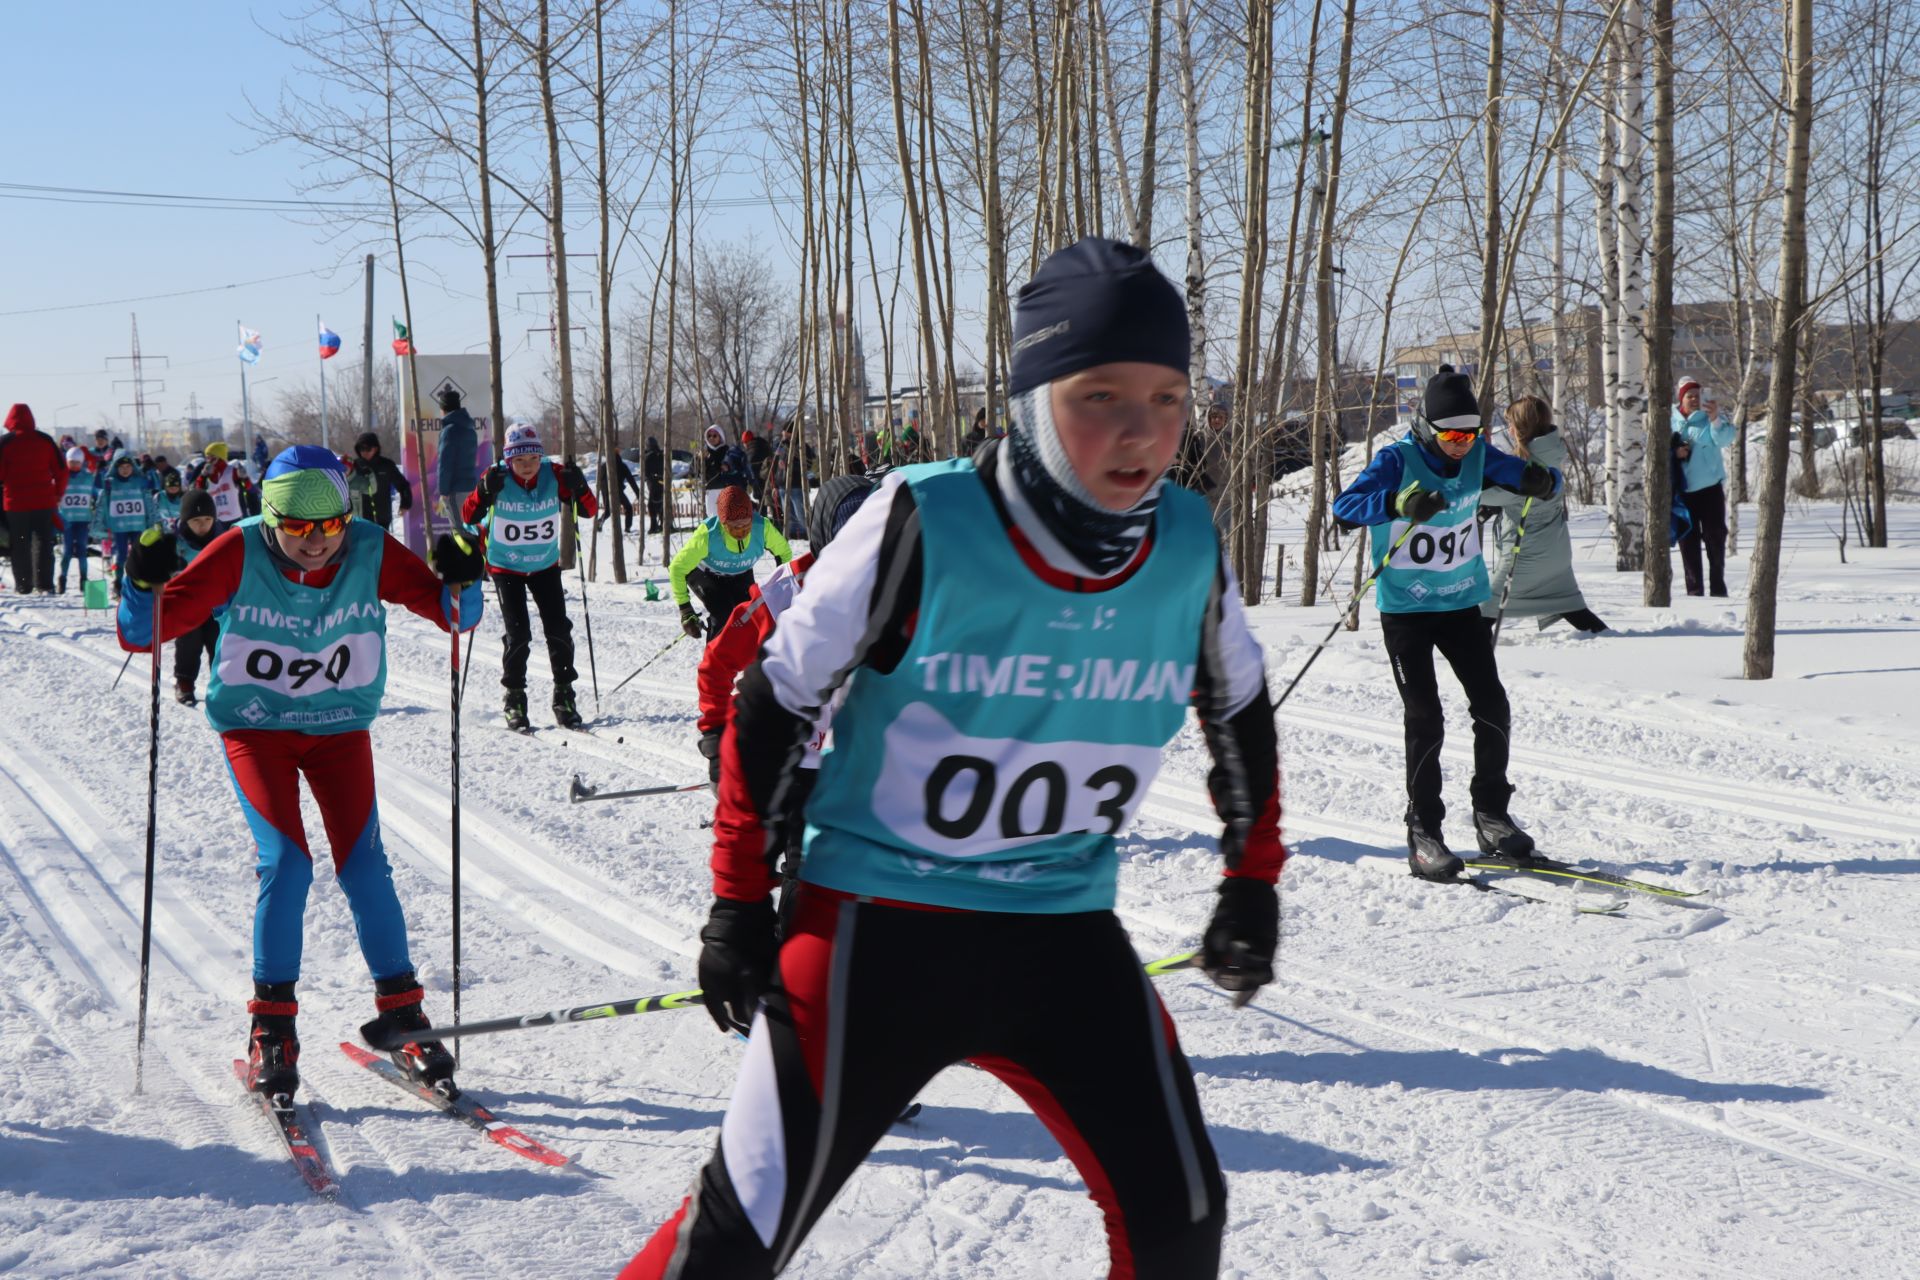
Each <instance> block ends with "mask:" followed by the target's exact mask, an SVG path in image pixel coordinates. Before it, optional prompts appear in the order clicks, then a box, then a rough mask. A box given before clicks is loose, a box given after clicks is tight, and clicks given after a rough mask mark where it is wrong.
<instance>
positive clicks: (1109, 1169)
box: [624, 239, 1286, 1280]
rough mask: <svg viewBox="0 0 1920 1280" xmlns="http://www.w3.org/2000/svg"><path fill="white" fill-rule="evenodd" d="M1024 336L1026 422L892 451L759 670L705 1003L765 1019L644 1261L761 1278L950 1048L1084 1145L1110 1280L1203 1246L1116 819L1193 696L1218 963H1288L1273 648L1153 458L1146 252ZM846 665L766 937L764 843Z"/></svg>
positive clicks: (1177, 1075)
mask: <svg viewBox="0 0 1920 1280" xmlns="http://www.w3.org/2000/svg"><path fill="white" fill-rule="evenodd" d="M1013 349H1014V358H1013V366H1012V370H1011V381H1010V385H1009V393H1010V395H1011V398H1012V405H1011V408H1012V413H1013V422H1014V429H1013V432H1012V434H1011V436H1010V437H1009V438H1008V439H1007V440H1006V441H1005V442H1004V444H1000V443H995V444H991V445H989V446H988V447H986V448H984V449H982V450H981V451H980V452H979V453H978V454H977V455H976V456H975V457H974V458H972V459H962V460H955V461H950V462H941V463H929V464H924V465H918V466H910V467H906V468H903V469H901V470H898V471H894V472H892V473H890V474H889V475H887V476H886V478H885V479H884V480H882V481H881V483H880V484H879V485H878V486H877V488H876V489H875V491H874V493H873V494H872V496H871V497H869V498H868V499H867V500H866V502H865V503H864V504H863V505H862V506H861V507H860V509H859V511H858V512H856V513H855V514H854V515H853V517H852V519H851V520H849V521H848V522H847V525H846V527H845V528H844V529H842V530H841V531H840V532H839V533H838V535H837V536H835V537H834V539H833V541H832V543H831V544H830V545H829V546H828V547H827V548H826V550H825V551H824V552H822V553H821V555H820V558H819V560H818V562H817V563H816V564H815V565H814V566H813V568H812V570H811V572H810V573H809V574H808V577H807V586H806V590H804V591H802V592H800V593H799V595H798V596H797V597H796V598H795V600H794V602H793V604H792V605H791V606H790V607H789V608H788V610H787V611H786V613H785V614H784V615H783V616H782V618H781V620H780V624H779V626H778V627H777V628H775V630H774V631H773V634H772V637H771V638H770V639H769V640H768V641H767V644H766V648H765V651H764V653H763V656H762V657H761V659H760V660H759V661H758V662H757V663H756V664H755V665H754V666H752V667H751V668H749V669H748V670H747V672H746V673H745V674H744V675H743V676H742V677H741V680H740V686H739V692H738V694H737V695H736V697H735V699H734V704H733V712H732V717H731V719H730V720H729V722H728V726H727V729H726V732H725V735H724V736H723V738H722V739H721V744H720V765H721V775H720V795H719V803H718V807H717V810H716V814H715V819H714V848H713V877H714V892H715V899H714V903H713V907H712V911H711V913H710V915H709V918H708V922H707V925H706V927H705V928H704V929H703V930H702V931H701V935H700V936H701V940H702V942H703V943H704V944H705V945H704V948H703V950H702V952H701V956H700V968H699V973H700V986H701V988H702V991H703V993H704V998H705V1000H706V1003H707V1007H708V1009H709V1011H710V1012H711V1013H712V1014H713V1016H714V1019H715V1021H716V1022H718V1023H719V1024H720V1025H721V1026H722V1027H723V1028H724V1029H735V1028H737V1029H740V1030H747V1029H749V1028H750V1029H751V1036H750V1039H749V1041H748V1045H747V1050H746V1055H745V1060H744V1062H743V1063H742V1066H741V1069H740V1074H739V1077H738V1079H737V1081H736V1082H735V1085H734V1092H733V1099H732V1102H731V1104H730V1105H729V1107H728V1111H727V1116H726V1119H725V1121H724V1122H723V1124H722V1127H721V1133H720V1143H719V1149H718V1150H717V1151H716V1152H715V1153H714V1155H713V1156H712V1158H711V1159H710V1160H709V1161H708V1162H707V1165H706V1167H705V1168H704V1169H703V1170H702V1172H701V1173H700V1174H699V1176H698V1179H697V1181H696V1183H695V1186H694V1187H693V1189H692V1192H691V1194H690V1195H689V1196H688V1198H687V1200H686V1202H685V1203H684V1204H683V1205H682V1206H681V1208H680V1210H679V1212H678V1213H676V1214H674V1215H673V1217H672V1218H671V1219H669V1220H668V1221H667V1223H666V1224H665V1225H663V1226H662V1227H661V1228H660V1229H659V1230H658V1231H657V1232H656V1233H655V1235H654V1236H653V1238H652V1239H651V1241H649V1243H648V1244H647V1245H646V1246H645V1247H644V1248H643V1249H642V1250H641V1251H640V1253H639V1254H638V1255H637V1256H636V1257H635V1258H634V1260H633V1261H632V1262H631V1263H630V1264H629V1265H628V1267H627V1269H626V1271H625V1272H624V1275H625V1276H626V1277H629V1278H631V1280H641V1278H645V1277H675V1278H678V1280H693V1278H699V1277H728V1278H730V1280H737V1278H741V1277H761V1276H772V1275H774V1274H776V1273H777V1272H779V1271H780V1270H782V1269H783V1268H784V1267H786V1266H787V1265H788V1264H789V1262H790V1261H791V1260H792V1258H793V1255H794V1252H795V1250H796V1249H798V1248H799V1246H800V1244H801V1242H802V1241H803V1240H804V1238H805V1237H806V1235H807V1233H808V1231H809V1230H811V1229H812V1227H813V1226H814V1224H815V1223H816V1222H818V1221H819V1219H820V1217H821V1215H822V1214H823V1213H825V1212H826V1210H827V1207H828V1205H829V1203H830V1202H831V1201H832V1199H833V1197H834V1195H835V1194H836V1193H837V1192H838V1190H839V1189H840V1187H841V1185H842V1184H843V1183H844V1182H845V1181H846V1179H847V1178H848V1177H849V1176H850V1175H851V1174H852V1173H853V1171H854V1170H855V1169H856V1168H857V1167H858V1166H859V1165H860V1163H861V1162H862V1161H863V1160H864V1159H865V1158H866V1155H867V1152H868V1151H869V1150H871V1149H872V1147H873V1145H874V1143H875V1142H876V1141H878V1140H879V1138H880V1137H881V1136H882V1135H883V1134H884V1133H885V1132H886V1131H887V1128H888V1126H889V1125H891V1124H892V1123H893V1121H894V1119H895V1117H896V1116H898V1115H899V1114H900V1111H901V1109H902V1108H903V1107H905V1106H906V1105H907V1103H908V1102H909V1101H911V1100H912V1098H913V1097H914V1095H915V1093H917V1092H918V1091H919V1090H920V1088H921V1087H922V1086H923V1085H925V1084H926V1083H927V1081H928V1080H930V1079H931V1078H932V1077H933V1076H934V1075H935V1074H937V1073H938V1072H939V1071H941V1070H942V1069H943V1068H945V1067H947V1066H949V1065H952V1064H954V1063H957V1062H962V1061H967V1062H971V1063H973V1064H974V1065H976V1066H978V1067H981V1068H983V1069H984V1070H987V1071H989V1072H991V1073H993V1074H994V1075H995V1076H997V1077H999V1078H1000V1079H1001V1080H1002V1081H1004V1082H1005V1083H1006V1084H1007V1085H1008V1086H1009V1087H1011V1088H1012V1089H1013V1090H1014V1092H1015V1093H1017V1094H1018V1095H1019V1096H1020V1097H1021V1098H1022V1099H1023V1100H1025V1102H1026V1103H1027V1105H1028V1106H1030V1107H1032V1108H1033V1110H1034V1111H1035V1113H1036V1114H1037V1115H1038V1116H1039V1117H1040V1119H1041V1120H1042V1121H1043V1122H1044V1123H1045V1124H1046V1125H1047V1127H1048V1128H1049V1129H1050V1130H1051V1131H1052V1132H1053V1134H1054V1136H1055V1137H1056V1138H1057V1139H1058V1140H1059V1141H1060V1143H1061V1145H1062V1147H1064V1148H1065V1150H1066V1151H1067V1153H1068V1155H1069V1156H1070V1157H1071V1158H1072V1159H1073V1161H1074V1163H1075V1164H1076V1166H1077V1167H1078V1168H1079V1170H1080V1172H1081V1175H1082V1177H1083V1178H1084V1179H1085V1180H1086V1183H1087V1186H1088V1189H1089V1190H1090V1192H1091V1193H1092V1195H1093V1198H1094V1200H1095V1201H1096V1203H1097V1204H1098V1205H1099V1207H1100V1209H1101V1212H1102V1213H1103V1215H1104V1216H1105V1219H1106V1227H1107V1241H1108V1245H1109V1250H1110V1253H1111V1255H1112V1266H1113V1274H1114V1275H1116V1276H1121V1275H1124V1276H1135V1277H1140V1278H1141V1280H1172V1278H1173V1277H1180V1278H1181V1280H1188V1278H1191V1277H1196V1276H1210V1275H1213V1274H1215V1272H1216V1270H1217V1269H1218V1265H1219V1255H1220V1237H1221V1232H1222V1230H1223V1227H1224V1224H1225V1221H1226V1188H1225V1184H1224V1180H1223V1179H1222V1177H1221V1173H1220V1168H1219V1164H1218V1162H1217V1161H1216V1159H1215V1157H1214V1154H1213V1148H1212V1145H1211V1143H1210V1142H1209V1141H1208V1137H1207V1132H1206V1126H1205V1122H1204V1120H1203V1118H1202V1116H1201V1114H1200V1106H1199V1099H1198V1097H1197V1095H1196V1092H1195V1089H1194V1083H1193V1078H1192V1073H1191V1071H1190V1069H1189V1068H1188V1066H1187V1063H1186V1059H1185V1058H1184V1057H1183V1056H1182V1054H1181V1052H1180V1045H1179V1041H1178V1038H1177V1036H1176V1035H1175V1033H1174V1028H1173V1022H1172V1020H1171V1018H1170V1017H1169V1016H1168V1014H1167V1011H1166V1009H1165V1008H1164V1007H1163V1006H1162V1005H1161V1003H1160V1000H1159V997H1158V995H1157V994H1156V993H1155V992H1154V990H1153V988H1152V986H1151V985H1150V983H1149V982H1148V979H1147V977H1146V976H1145V974H1144V973H1143V971H1142V969H1141V965H1140V960H1139V957H1138V956H1137V955H1136V954H1135V953H1134V949H1133V946H1132V944H1131V943H1130V942H1129V941H1128V938H1127V935H1126V932H1125V930H1124V929H1122V928H1121V925H1120V922H1119V920H1118V918H1117V917H1116V916H1115V915H1114V912H1113V905H1114V894H1115V881H1116V878H1117V871H1118V863H1117V858H1116V855H1115V849H1114V845H1115V837H1116V836H1117V835H1119V834H1120V833H1121V832H1123V831H1124V830H1125V829H1126V827H1127V824H1128V823H1129V822H1130V821H1131V819H1132V817H1133V814H1134V812H1135V810H1136V809H1137V807H1138V806H1139V804H1140V802H1141V800H1142V799H1143V798H1144V797H1145V795H1146V792H1147V788H1148V787H1149V786H1150V785H1151V784H1152V781H1153V778H1154V775H1155V774H1156V773H1157V772H1158V770H1159V767H1160V762H1161V751H1162V749H1163V748H1164V746H1165V745H1166V743H1167V742H1168V741H1169V740H1170V739H1171V738H1172V737H1173V736H1174V735H1175V734H1176V733H1177V732H1179V730H1180V728H1181V726H1182V724H1183V723H1184V722H1185V719H1186V713H1187V708H1188V707H1189V706H1192V707H1193V708H1194V709H1195V710H1197V711H1198V712H1199V716H1200V722H1201V725H1202V727H1203V730H1204V734H1205V737H1206V740H1207V742H1208V744H1209V746H1210V747H1211V749H1212V753H1213V759H1214V768H1213V772H1212V775H1211V776H1210V778H1209V782H1210V787H1211V791H1212V794H1213V797H1214V802H1215V804H1216V806H1217V807H1218V809H1219V811H1220V814H1221V817H1222V818H1223V819H1224V821H1225V831H1224V832H1223V833H1222V835H1221V838H1220V846H1221V851H1222V852H1223V853H1224V854H1225V856H1226V875H1225V877H1224V878H1223V879H1222V880H1221V881H1220V883H1219V886H1218V895H1217V904H1216V906H1215V909H1214V913H1213V918H1212V922H1211V924H1210V925H1209V926H1208V928H1207V930H1206V934H1205V938H1204V943H1203V948H1202V950H1203V955H1204V964H1205V968H1206V970H1207V971H1208V973H1209V974H1210V975H1212V977H1213V978H1214V980H1215V981H1216V982H1218V983H1219V984H1220V985H1221V986H1223V987H1226V988H1228V989H1230V990H1234V991H1239V992H1243V993H1246V994H1248V995H1250V994H1251V993H1252V992H1253V991H1254V990H1256V989H1257V988H1258V987H1260V986H1261V985H1262V984H1264V983H1266V982H1269V981H1271V980H1272V978H1273V964H1274V957H1275V952H1276V950H1277V947H1278V937H1279V897H1278V893H1277V891H1276V889H1275V883H1276V881H1277V879H1278V876H1279V873H1280V868H1281V864H1282V862H1283V861H1284V859H1285V856H1286V855H1285V850H1284V847H1283V846H1282V844H1281V840H1280V826H1279V822H1280V805H1279V766H1278V749H1277V743H1276V738H1275V732H1274V722H1273V713H1272V709H1271V705H1270V703H1269V700H1268V697H1267V691H1266V681H1265V676H1264V673H1263V670H1262V664H1261V654H1260V649H1259V646H1258V645H1257V644H1256V643H1255V642H1254V640H1253V638H1252V636H1251V635H1250V634H1249V633H1248V631H1247V627H1246V621H1245V618H1244V616H1243V615H1242V613H1241V610H1240V606H1239V603H1238V600H1239V596H1238V591H1237V589H1236V587H1235V584H1234V582H1233V578H1232V575H1231V574H1230V573H1229V572H1228V570H1227V567H1226V564H1225V562H1224V561H1223V559H1222V557H1221V551H1220V545H1219V542H1218V540H1217V539H1216V537H1215V535H1214V531H1213V525H1212V522H1211V521H1210V520H1209V518H1208V514H1207V509H1206V504H1205V503H1204V502H1202V501H1201V500H1200V499H1199V498H1198V497H1196V496H1194V495H1193V494H1190V493H1187V492H1186V491H1185V490H1182V489H1178V488H1175V487H1173V486H1171V485H1168V484H1166V483H1165V482H1164V479H1165V474H1166V471H1167V468H1168V466H1169V464H1170V463H1171V462H1172V461H1173V457H1174V453H1175V451H1176V450H1177V449H1178V447H1179V443H1180V433H1181V429H1182V427H1183V425H1184V423H1185V421H1186V417H1187V413H1188V406H1189V403H1190V389H1189V386H1188V378H1187V367H1188V361H1189V358H1190V348H1189V335H1188V329H1187V319H1186V308H1185V305H1184V303H1183V302H1182V300H1181V297H1180V294H1179V291H1178V290H1176V289H1175V288H1174V287H1173V285H1172V284H1170V283H1169V282H1168V281H1167V279H1166V278H1165V277H1164V276H1162V275H1161V274H1160V272H1159V271H1158V270H1157V269H1155V267H1154V265H1153V263H1152V261H1151V259H1149V258H1148V257H1147V255H1146V254H1145V253H1144V252H1142V251H1141V250H1139V249H1136V248H1134V247H1132V246H1130V245H1124V244H1119V243H1116V242H1113V241H1109V240H1095V239H1088V240H1082V241H1081V242H1079V243H1078V244H1075V245H1072V246H1070V247H1068V248H1066V249H1062V250H1060V251H1059V252H1057V253H1055V254H1053V255H1052V256H1051V257H1050V258H1048V259H1047V261H1046V262H1045V263H1044V264H1043V265H1042V266H1041V268H1040V270H1039V272H1038V273H1037V274H1036V275H1035V277H1034V279H1033V280H1032V281H1031V282H1029V283H1028V284H1027V285H1026V286H1025V288H1023V289H1022V290H1021V292H1020V299H1019V310H1018V313H1017V316H1016V319H1015V327H1014V348H1013ZM842 685H844V688H845V698H844V702H842V703H841V704H840V705H839V708H838V710H837V711H836V712H835V713H834V721H833V726H834V728H833V742H832V744H831V746H830V748H829V749H828V750H827V751H826V752H825V753H824V755H823V756H822V758H821V765H820V775H819V780H818V782H817V784H816V785H815V787H814V790H813V794H812V796H811V797H810V798H809V799H808V801H807V804H806V808H805V822H806V847H805V853H804V857H803V860H802V863H801V867H800V885H799V888H798V890H797V892H796V894H795V899H794V903H793V912H792V919H791V922H790V926H789V928H788V929H787V930H786V932H785V934H784V937H783V940H782V941H781V942H780V944H779V946H778V947H777V948H776V945H775V912H774V906H773V902H772V892H773V889H774V886H775V881H776V875H775V868H773V867H772V866H770V865H768V861H767V854H768V851H769V850H770V849H773V848H775V847H776V846H777V844H778V842H777V841H775V840H773V839H772V838H771V837H772V835H773V833H774V832H775V831H776V829H777V827H778V824H779V823H780V822H781V821H782V819H783V816H784V814H785V811H786V804H787V801H788V797H789V795H790V793H791V790H792V787H793V778H792V769H793V766H794V765H795V764H796V763H797V762H798V761H799V759H800V755H801V752H802V750H803V749H804V747H805V745H806V743H807V739H808V737H809V735H810V732H811V730H812V727H813V723H814V720H815V717H816V716H817V715H818V714H819V711H820V709H821V708H823V707H826V706H828V705H830V704H832V702H833V700H834V698H835V696H836V694H837V693H838V692H839V691H840V689H841V686H842ZM1036 974H1042V975H1046V976H1047V979H1048V983H1047V985H1048V992H1047V994H1046V995H1045V996H1044V997H1042V998H1035V996H1034V994H1033V991H1032V987H1033V983H1034V980H1035V975H1036Z"/></svg>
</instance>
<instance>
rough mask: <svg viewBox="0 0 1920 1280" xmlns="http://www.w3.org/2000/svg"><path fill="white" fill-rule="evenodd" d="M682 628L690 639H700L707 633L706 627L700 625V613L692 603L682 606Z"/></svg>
mask: <svg viewBox="0 0 1920 1280" xmlns="http://www.w3.org/2000/svg"><path fill="white" fill-rule="evenodd" d="M680 629H681V630H682V631H684V632H686V633H687V639H689V640H698V639H699V638H700V637H701V636H703V635H705V634H706V628H704V627H702V626H701V625H700V615H699V614H697V613H695V612H694V611H693V606H692V605H690V604H683V605H681V606H680Z"/></svg>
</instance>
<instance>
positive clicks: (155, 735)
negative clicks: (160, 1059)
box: [121, 583, 165, 1094]
mask: <svg viewBox="0 0 1920 1280" xmlns="http://www.w3.org/2000/svg"><path fill="white" fill-rule="evenodd" d="M164 589H165V584H164V583H162V584H159V585H157V586H155V587H154V589H153V635H152V637H151V643H152V647H153V689H152V691H151V694H150V697H149V701H150V702H151V705H150V706H149V707H148V709H147V720H148V724H147V872H146V881H145V883H144V884H143V885H142V886H141V891H140V1029H139V1031H138V1033H137V1042H136V1044H135V1046H134V1054H133V1091H134V1092H135V1093H136V1094H137V1093H139V1092H140V1091H141V1089H142V1087H144V1085H145V1084H146V1069H147V978H148V975H149V974H150V973H151V972H152V959H153V847H154V837H155V835H156V834H157V832H158V830H159V813H160V635H161V632H160V593H161V591H163V590H164ZM127 657H128V659H132V657H133V655H132V654H128V655H127ZM121 670H123V671H124V670H126V668H125V667H122V668H121Z"/></svg>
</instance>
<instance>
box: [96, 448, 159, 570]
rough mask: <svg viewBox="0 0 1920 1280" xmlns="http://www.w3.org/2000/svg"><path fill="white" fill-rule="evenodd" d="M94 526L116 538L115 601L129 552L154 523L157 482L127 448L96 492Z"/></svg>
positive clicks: (117, 458)
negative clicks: (154, 494)
mask: <svg viewBox="0 0 1920 1280" xmlns="http://www.w3.org/2000/svg"><path fill="white" fill-rule="evenodd" d="M93 523H94V525H95V526H96V527H99V528H103V529H105V530H106V531H107V532H108V533H110V534H112V535H113V598H114V599H115V600H118V599H119V598H120V584H121V583H122V582H124V581H125V580H126V576H127V573H126V569H127V549H128V548H129V547H131V546H132V545H133V540H134V539H135V538H137V537H139V536H140V535H141V534H142V533H144V532H145V531H146V529H147V528H148V526H150V525H152V524H153V523H154V514H153V481H152V480H150V479H148V478H147V477H146V476H145V475H142V474H141V472H140V468H139V467H138V466H137V465H136V464H135V463H134V460H133V455H132V454H130V453H128V452H127V451H126V450H125V449H122V450H120V452H119V453H118V454H116V455H115V456H114V459H113V465H112V466H111V467H109V468H108V469H107V470H106V471H105V472H103V473H101V476H100V480H99V484H98V486H97V487H96V488H95V489H94V492H93Z"/></svg>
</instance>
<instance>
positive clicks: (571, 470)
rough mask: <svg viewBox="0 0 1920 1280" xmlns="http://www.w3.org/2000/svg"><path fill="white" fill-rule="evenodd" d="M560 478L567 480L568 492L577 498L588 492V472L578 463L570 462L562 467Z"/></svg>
mask: <svg viewBox="0 0 1920 1280" xmlns="http://www.w3.org/2000/svg"><path fill="white" fill-rule="evenodd" d="M560 478H561V479H562V480H564V481H566V485H567V492H568V493H571V494H572V495H573V496H574V497H575V498H576V499H577V498H579V497H580V495H581V494H583V493H585V492H587V473H586V472H584V471H582V470H581V469H580V468H579V466H578V465H576V464H574V463H571V462H569V463H567V465H566V466H564V467H562V468H560Z"/></svg>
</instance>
